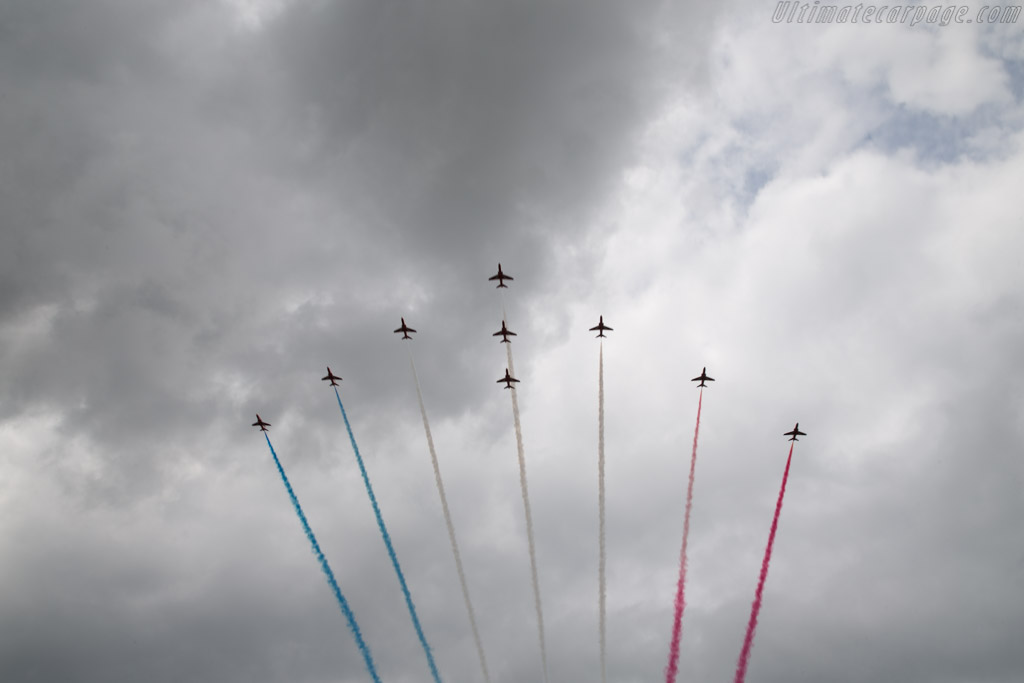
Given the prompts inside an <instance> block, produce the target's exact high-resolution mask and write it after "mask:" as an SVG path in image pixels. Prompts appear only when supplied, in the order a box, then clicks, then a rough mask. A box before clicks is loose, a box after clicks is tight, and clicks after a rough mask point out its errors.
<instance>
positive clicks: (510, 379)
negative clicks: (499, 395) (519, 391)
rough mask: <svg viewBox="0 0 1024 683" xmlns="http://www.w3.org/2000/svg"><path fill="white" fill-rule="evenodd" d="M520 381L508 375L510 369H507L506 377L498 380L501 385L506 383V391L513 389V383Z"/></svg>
mask: <svg viewBox="0 0 1024 683" xmlns="http://www.w3.org/2000/svg"><path fill="white" fill-rule="evenodd" d="M518 381H519V380H517V379H516V378H515V377H513V376H512V375H510V374H508V368H505V376H504V377H502V378H501V379H499V380H498V384H501V383H502V382H504V383H505V388H506V389H511V388H512V382H518Z"/></svg>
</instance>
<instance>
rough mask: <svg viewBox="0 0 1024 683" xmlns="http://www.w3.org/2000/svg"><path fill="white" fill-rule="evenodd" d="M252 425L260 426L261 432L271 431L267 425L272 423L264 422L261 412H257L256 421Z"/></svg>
mask: <svg viewBox="0 0 1024 683" xmlns="http://www.w3.org/2000/svg"><path fill="white" fill-rule="evenodd" d="M252 426H253V427H256V426H259V428H260V431H261V432H269V431H270V430H269V429H267V427H269V426H270V423H269V422H264V421H263V420H262V419H261V418H260V414H259V413H256V421H255V422H253V423H252Z"/></svg>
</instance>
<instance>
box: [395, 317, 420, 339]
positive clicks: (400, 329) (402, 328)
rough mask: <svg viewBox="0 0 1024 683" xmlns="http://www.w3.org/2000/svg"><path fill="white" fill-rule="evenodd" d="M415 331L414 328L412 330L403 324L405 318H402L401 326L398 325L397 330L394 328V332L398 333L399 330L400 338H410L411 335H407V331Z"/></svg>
mask: <svg viewBox="0 0 1024 683" xmlns="http://www.w3.org/2000/svg"><path fill="white" fill-rule="evenodd" d="M415 331H416V330H414V329H412V328H411V327H409V326H408V325H406V324H405V318H402V326H401V327H399V328H398V329H397V330H395V334H398V333H399V332H401V333H402V339H412V337H410V336H409V333H410V332H415Z"/></svg>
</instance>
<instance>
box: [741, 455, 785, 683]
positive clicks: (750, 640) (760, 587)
mask: <svg viewBox="0 0 1024 683" xmlns="http://www.w3.org/2000/svg"><path fill="white" fill-rule="evenodd" d="M795 445H796V443H795V442H794V443H792V444H790V446H789V457H788V458H786V471H785V473H784V474H783V475H782V487H781V488H780V489H779V501H778V502H777V503H776V504H775V517H774V518H773V519H772V530H771V531H770V532H769V533H768V546H767V547H766V548H765V549H764V561H763V562H762V563H761V578H760V579H759V580H758V582H757V591H755V593H754V602H753V604H751V606H750V623H748V624H747V635H746V637H745V638H744V639H743V649H742V650H741V651H740V658H739V661H738V662H737V663H736V678H735V679H734V683H743V682H744V681H745V680H746V679H747V665H748V664H749V663H750V649H751V648H752V647H753V645H754V632H755V631H756V630H757V615H758V614H759V613H760V611H761V597H762V596H763V594H764V581H765V579H766V578H768V563H769V562H770V561H771V559H772V545H773V544H774V543H775V530H776V529H778V527H779V513H780V512H782V497H783V496H784V495H785V494H786V480H787V479H789V463H790V462H791V461H792V460H793V446H795Z"/></svg>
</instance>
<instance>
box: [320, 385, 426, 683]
mask: <svg viewBox="0 0 1024 683" xmlns="http://www.w3.org/2000/svg"><path fill="white" fill-rule="evenodd" d="M334 396H335V398H337V399H338V407H339V408H341V417H342V418H343V419H344V420H345V429H347V430H348V438H349V440H350V441H351V442H352V450H353V451H355V452H356V462H358V463H359V471H360V472H361V473H362V475H363V483H364V484H366V493H367V494H368V495H369V496H370V504H371V505H373V513H374V514H375V515H377V526H379V527H380V535H381V536H382V537H383V538H384V545H385V546H387V549H388V555H390V556H391V564H392V565H393V566H394V568H395V574H397V575H398V583H400V584H401V585H402V594H403V595H405V604H406V605H407V606H408V607H409V615H410V616H411V617H412V625H413V626H414V627H415V628H416V635H417V636H419V639H420V644H421V645H422V646H423V652H424V653H426V655H427V663H428V664H429V665H430V675H431V676H433V677H434V683H441V677H440V676H439V675H438V673H437V665H435V664H434V655H432V654H431V653H430V646H429V645H427V639H426V637H425V636H424V635H423V627H421V626H420V620H419V617H417V616H416V607H415V606H414V605H413V604H412V595H410V594H409V587H408V586H407V585H405V576H404V575H403V574H402V568H401V567H400V566H399V564H398V557H397V556H396V555H395V549H394V547H393V546H392V545H391V536H390V535H388V529H387V527H386V526H384V518H383V517H381V516H380V508H379V507H378V506H377V498H376V496H374V495H373V487H372V486H370V477H369V476H368V475H367V474H366V467H364V466H363V456H361V455H359V446H357V445H356V437H355V436H354V435H353V434H352V425H350V424H349V422H348V414H347V413H345V406H343V405H342V404H341V394H339V393H338V388H337V387H334Z"/></svg>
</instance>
